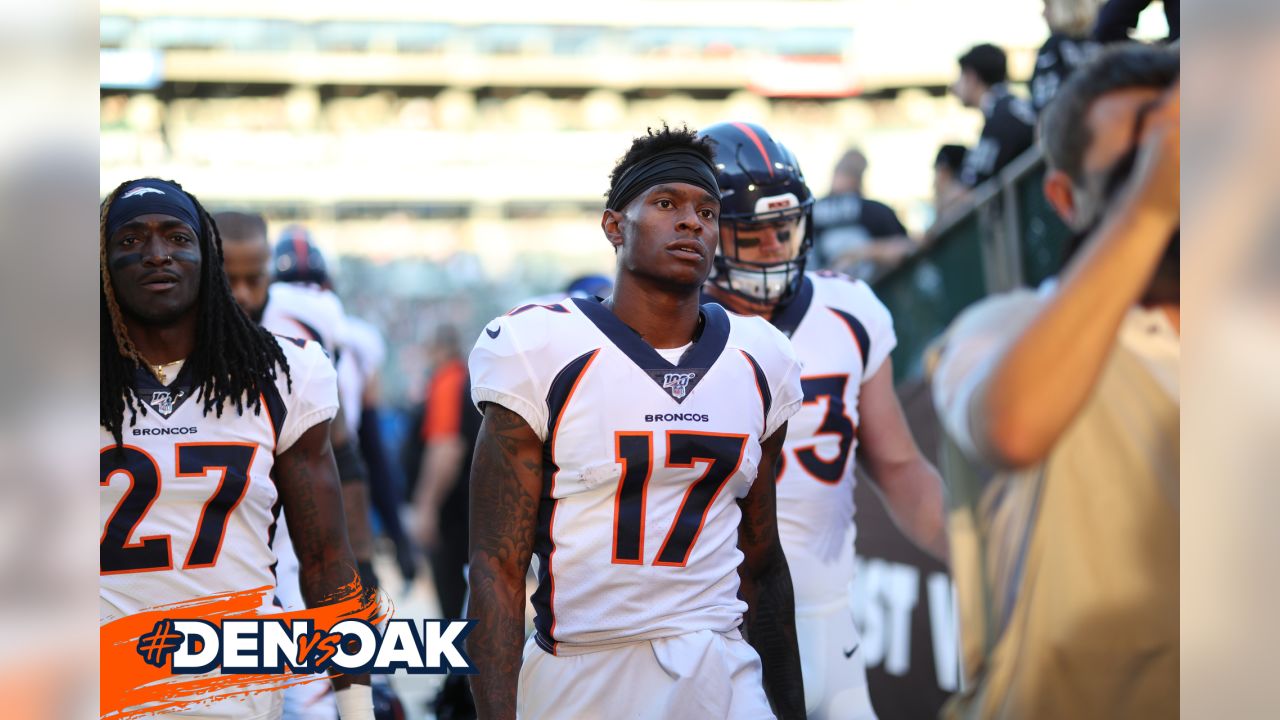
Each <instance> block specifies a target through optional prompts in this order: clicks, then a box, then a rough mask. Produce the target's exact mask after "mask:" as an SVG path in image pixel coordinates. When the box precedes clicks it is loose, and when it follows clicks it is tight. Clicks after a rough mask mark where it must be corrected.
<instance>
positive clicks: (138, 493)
mask: <svg viewBox="0 0 1280 720" xmlns="http://www.w3.org/2000/svg"><path fill="white" fill-rule="evenodd" d="M277 341H278V342H279V343H280V346H281V347H282V348H284V354H285V357H286V359H287V360H288V361H289V369H290V374H291V376H292V381H293V389H292V391H290V390H289V388H288V385H287V383H286V379H285V376H284V373H283V372H280V376H279V377H278V378H277V379H276V381H275V382H274V383H273V384H271V385H269V386H266V387H264V389H263V393H262V400H263V407H262V411H261V413H260V414H254V413H253V411H252V410H246V412H245V414H243V415H240V414H237V412H236V409H235V407H234V406H230V405H227V406H224V407H223V410H222V417H217V415H216V414H215V413H214V412H210V413H209V414H207V415H206V414H204V405H203V402H202V400H201V398H200V397H198V389H197V388H195V387H194V386H193V385H192V383H191V373H190V367H189V366H184V367H183V368H182V370H180V371H179V372H178V375H177V377H176V378H174V380H173V382H171V383H170V384H169V385H167V386H165V385H161V384H160V383H159V382H157V381H156V379H155V377H153V376H152V375H151V374H150V373H147V372H145V371H141V370H140V371H139V375H138V388H139V397H138V400H139V401H140V402H141V403H142V404H143V405H145V406H146V408H147V413H146V414H145V415H143V414H141V413H139V414H138V418H137V424H136V425H133V426H130V425H129V424H128V422H127V418H126V423H125V427H124V449H123V451H117V450H116V446H115V440H114V439H113V438H112V437H111V433H109V432H107V430H106V429H105V428H101V429H100V433H99V434H100V441H101V442H100V450H99V452H98V457H99V465H100V468H101V473H100V478H99V484H100V490H101V492H100V499H101V508H100V519H101V527H100V533H101V534H100V537H101V541H100V545H101V546H100V551H101V552H100V563H101V564H100V572H101V576H100V579H99V584H98V588H99V598H100V603H99V619H100V620H101V621H102V622H107V621H109V620H112V619H115V618H118V617H122V616H125V615H129V614H132V613H136V612H139V611H141V610H143V609H146V608H149V607H153V606H156V605H162V604H166V603H172V602H177V601H181V600H189V599H193V598H199V597H204V596H208V595H212V594H215V593H221V592H228V591H233V590H244V589H248V588H254V587H262V586H273V585H275V584H276V578H275V575H274V569H275V568H274V566H275V562H276V557H275V554H274V553H273V552H272V551H271V538H272V535H273V533H274V532H275V530H276V520H277V517H278V516H279V514H280V507H279V502H278V496H277V493H276V485H275V481H274V480H273V479H272V478H271V468H272V466H273V465H274V463H275V456H276V455H279V454H280V453H282V452H284V451H285V450H288V449H289V448H290V447H291V446H292V445H293V443H294V442H296V441H297V439H298V438H299V437H301V436H302V434H303V433H304V432H306V431H307V430H308V429H309V428H311V427H313V426H314V425H316V424H317V423H319V422H323V421H325V420H328V419H330V418H332V417H333V415H334V413H335V412H336V411H337V386H336V378H335V375H334V370H333V367H332V365H330V364H329V360H328V359H327V358H326V357H325V355H324V353H323V352H321V350H320V347H319V346H318V345H316V344H315V343H305V344H302V343H303V341H297V342H294V341H292V340H288V339H284V338H278V339H277Z"/></svg>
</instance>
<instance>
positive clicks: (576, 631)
mask: <svg viewBox="0 0 1280 720" xmlns="http://www.w3.org/2000/svg"><path fill="white" fill-rule="evenodd" d="M702 317H703V320H704V323H703V329H702V332H701V335H700V336H699V339H698V341H697V342H695V343H693V344H692V345H691V346H690V348H689V349H688V350H687V351H686V352H685V353H684V355H683V356H682V357H681V358H680V362H679V363H677V364H672V363H670V362H668V361H667V360H665V359H663V357H662V356H661V355H659V354H658V352H657V351H655V350H654V349H653V348H652V347H651V346H649V345H648V344H647V343H646V342H645V341H644V340H642V339H641V337H640V336H639V335H638V334H637V333H636V332H635V331H634V330H632V329H631V328H629V327H627V326H626V325H625V324H623V323H622V321H621V320H619V319H618V318H617V316H616V315H614V314H613V313H612V312H611V311H610V310H608V309H607V308H606V307H605V306H604V305H603V304H601V303H600V302H598V301H596V300H584V299H574V300H565V301H563V302H561V303H556V304H551V305H525V306H521V307H519V308H516V309H515V310H512V311H511V312H510V313H508V314H506V315H504V316H502V317H500V318H498V319H497V320H495V321H493V322H491V323H489V325H488V327H486V328H485V329H484V331H483V333H482V334H481V335H480V338H479V340H478V341H477V342H476V346H475V349H474V350H473V351H472V353H471V362H470V369H471V379H472V399H473V400H474V401H475V402H476V404H477V406H479V405H480V404H481V403H484V402H495V403H498V404H500V405H502V406H504V407H506V408H508V409H509V410H512V411H513V412H516V413H518V414H519V415H520V416H521V417H523V418H524V419H525V422H527V423H528V424H529V426H530V427H531V428H532V429H533V430H534V432H536V433H537V434H538V437H539V438H541V439H542V440H543V442H544V443H545V445H544V454H543V458H544V460H543V468H544V479H543V490H542V499H541V503H540V506H539V511H538V528H537V536H536V540H535V543H534V553H535V556H536V559H537V561H538V562H537V575H538V588H537V590H536V591H535V592H534V594H533V599H532V600H533V605H534V609H535V610H536V613H537V617H536V619H535V622H534V624H535V627H536V640H537V643H538V645H539V646H540V647H541V648H542V649H543V650H546V651H547V652H550V653H553V654H560V655H565V654H576V653H581V652H589V651H591V650H595V649H600V648H603V647H607V646H611V645H616V644H620V643H625V642H634V641H639V640H648V639H653V638H660V637H668V636H673V635H679V634H683V633H687V632H693V631H697V630H714V631H718V632H728V631H730V630H731V629H733V628H735V627H737V626H738V625H739V624H740V623H741V622H742V613H743V612H744V611H745V610H746V603H744V602H743V601H742V600H741V599H739V598H738V565H739V564H740V563H741V561H742V557H743V555H742V552H741V551H740V550H739V549H738V524H739V520H740V519H741V511H740V510H739V508H738V504H737V501H738V500H739V499H741V498H743V497H745V496H746V494H747V491H748V490H749V489H750V488H751V484H752V482H754V480H755V478H756V469H757V467H758V466H759V463H760V454H761V449H760V443H761V441H762V440H764V439H766V438H768V437H769V436H770V435H772V434H773V432H774V431H776V430H777V429H778V428H779V427H780V426H781V425H782V424H783V423H784V422H786V420H787V419H788V418H789V417H790V416H791V415H792V414H793V413H795V411H796V409H797V408H798V407H799V406H800V401H801V391H800V365H799V363H798V362H797V360H796V357H795V355H794V353H793V352H792V350H791V344H790V343H788V342H787V340H786V338H785V337H783V336H782V334H781V333H780V332H778V331H777V330H776V329H774V328H773V327H771V326H770V325H769V324H768V323H767V322H765V321H764V320H762V319H759V318H747V317H742V316H737V315H733V314H731V313H728V312H726V311H725V310H724V308H722V307H720V306H719V305H715V304H707V305H704V306H703V307H702Z"/></svg>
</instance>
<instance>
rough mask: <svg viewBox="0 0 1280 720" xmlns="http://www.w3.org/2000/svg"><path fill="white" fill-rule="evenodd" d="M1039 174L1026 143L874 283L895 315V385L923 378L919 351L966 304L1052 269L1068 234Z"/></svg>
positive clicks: (1036, 156)
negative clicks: (1024, 147)
mask: <svg viewBox="0 0 1280 720" xmlns="http://www.w3.org/2000/svg"><path fill="white" fill-rule="evenodd" d="M1043 179H1044V162H1043V160H1042V158H1041V157H1040V151H1039V149H1038V148H1032V149H1030V150H1028V151H1027V152H1026V153H1024V154H1023V155H1022V156H1020V157H1019V158H1017V159H1016V160H1014V161H1013V162H1012V163H1010V164H1009V166H1008V167H1006V168H1005V169H1004V170H1002V171H1001V173H1000V175H999V176H997V177H995V178H992V179H991V180H990V181H988V182H987V183H985V184H983V185H981V186H980V187H978V188H977V189H976V190H975V191H974V197H973V198H972V199H971V200H970V201H969V203H968V204H967V205H966V206H964V207H963V208H961V209H960V210H959V211H957V212H956V213H955V214H953V215H951V216H950V217H949V218H947V219H944V220H943V221H941V222H940V223H939V224H938V225H936V226H934V228H933V229H931V230H930V232H929V235H928V237H927V238H926V239H925V241H924V243H923V244H922V245H921V247H920V250H919V251H917V252H916V253H914V254H912V255H911V256H909V257H907V258H906V259H904V260H903V261H902V262H901V263H899V264H898V265H897V266H896V267H894V268H892V269H891V270H889V271H888V272H886V273H884V274H883V275H881V276H880V277H879V278H877V279H876V280H875V281H874V282H873V283H872V284H873V285H874V287H875V290H876V294H877V295H879V296H880V299H881V300H883V301H884V303H885V305H886V306H888V308H889V311H890V312H891V313H893V322H894V329H895V330H896V332H897V335H898V347H897V349H896V350H894V351H893V372H894V375H895V377H896V378H897V380H898V382H899V383H901V382H903V381H906V380H912V379H915V378H918V377H919V376H920V375H921V373H922V372H923V369H924V363H923V360H924V351H925V349H926V348H927V347H928V345H929V343H930V342H932V341H933V339H934V338H936V337H937V336H938V335H940V334H941V333H942V332H943V331H944V330H946V328H947V325H949V324H950V323H951V321H952V320H953V319H955V317H956V315H958V314H959V313H960V311H961V310H963V309H964V308H965V307H967V306H969V305H970V304H971V303H973V302H974V301H976V300H979V299H981V298H983V297H984V296H986V295H988V294H990V293H993V292H1000V291H1003V290H1008V289H1011V288H1014V287H1017V286H1019V285H1037V284H1039V283H1040V281H1042V280H1044V279H1045V278H1046V277H1049V276H1050V275H1052V274H1054V273H1055V272H1056V271H1057V267H1058V263H1059V258H1060V257H1061V252H1062V246H1063V243H1064V241H1065V240H1066V238H1067V234H1068V231H1067V228H1066V226H1064V225H1063V224H1062V221H1061V220H1059V219H1058V216H1057V215H1056V214H1054V212H1053V209H1052V208H1051V207H1050V206H1049V204H1048V202H1047V201H1046V200H1045V198H1044V193H1043V192H1042V190H1041V186H1042V183H1043Z"/></svg>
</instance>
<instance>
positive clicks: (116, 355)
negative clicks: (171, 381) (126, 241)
mask: <svg viewBox="0 0 1280 720" xmlns="http://www.w3.org/2000/svg"><path fill="white" fill-rule="evenodd" d="M147 179H151V178H147ZM133 182H135V181H134V180H128V181H126V182H123V183H121V184H120V185H118V186H117V187H116V189H115V190H112V191H111V194H110V195H108V196H107V199H106V200H104V201H103V202H102V208H101V214H100V216H99V225H98V253H99V257H98V262H99V266H100V268H101V274H100V278H99V285H98V289H99V293H98V294H99V297H100V299H101V303H100V317H101V332H100V334H99V338H100V339H99V346H100V353H101V355H100V358H99V362H98V368H99V401H98V421H99V423H100V424H101V425H102V427H105V428H106V429H107V430H108V431H110V432H111V436H112V437H113V438H115V441H116V447H117V448H120V447H122V446H123V445H124V438H123V435H124V412H125V409H126V407H127V408H128V410H129V413H130V415H129V424H130V425H135V424H137V420H138V412H139V411H141V412H142V414H144V415H145V414H146V413H147V407H146V405H145V404H143V403H141V402H139V401H137V399H136V398H135V394H136V392H137V388H136V387H135V381H134V377H135V371H136V369H137V368H140V367H141V368H145V369H146V370H148V371H150V372H152V373H155V370H154V369H153V368H152V367H151V364H150V363H148V362H147V360H146V358H144V357H142V354H141V353H139V352H138V349H137V347H135V346H134V344H133V341H132V340H130V339H129V333H128V332H127V331H126V330H125V325H124V317H123V315H122V314H121V311H120V305H119V303H118V302H117V301H116V296H115V290H114V289H113V288H112V286H111V274H110V272H109V271H108V268H107V240H108V238H107V213H108V212H109V211H110V210H111V204H112V203H113V202H115V200H116V198H118V197H119V195H120V193H121V191H122V190H124V188H125V187H126V186H127V185H129V184H130V183H133ZM166 182H170V183H172V184H173V185H175V186H177V187H178V188H179V189H181V188H182V186H181V185H178V183H175V182H173V181H172V180H169V181H166ZM183 192H184V193H186V195H187V197H189V198H191V202H192V203H194V204H195V206H196V211H197V213H198V214H199V218H200V225H201V227H200V228H198V236H199V243H200V255H201V257H202V259H203V262H202V263H201V265H200V292H199V295H198V296H197V298H196V308H197V312H198V313H199V314H198V318H197V321H196V322H197V325H196V343H195V349H194V350H192V352H191V355H190V356H189V357H187V365H188V366H189V367H190V372H191V373H192V377H193V378H194V384H195V388H196V390H195V392H196V393H198V394H199V395H200V396H201V398H202V399H203V402H204V414H205V415H208V414H209V412H210V411H213V412H214V413H215V415H216V416H217V417H222V410H223V406H224V405H225V404H227V403H228V402H229V403H230V404H232V405H233V406H234V407H235V409H236V413H237V414H240V415H243V414H244V411H245V409H246V408H249V409H252V410H253V413H254V414H255V415H257V414H259V413H261V412H262V395H261V392H262V388H263V386H264V384H265V383H270V382H274V380H275V379H276V378H277V377H278V375H277V371H276V367H277V366H279V368H280V369H281V370H283V371H284V374H285V379H286V382H287V383H288V387H289V389H290V390H292V389H293V378H292V376H291V375H290V374H289V361H288V360H286V359H285V356H284V351H283V350H281V348H280V345H279V343H278V342H277V341H276V339H275V337H274V336H273V335H272V334H271V333H269V332H267V331H266V330H265V329H263V328H262V327H260V326H259V325H257V324H255V323H254V322H253V321H252V320H250V319H249V316H248V315H246V314H245V313H244V311H242V310H241V309H240V306H239V305H237V304H236V301H235V298H234V297H232V295H231V286H230V285H229V284H228V283H227V274H226V272H225V271H223V269H222V237H221V236H220V235H219V234H218V226H217V224H216V223H215V222H214V221H213V217H212V216H211V215H210V214H209V212H208V211H207V210H205V209H204V206H203V205H201V204H200V201H199V200H197V199H196V196H195V195H192V194H191V193H189V192H187V191H186V190H183ZM184 369H185V368H184ZM157 377H159V375H158V374H157Z"/></svg>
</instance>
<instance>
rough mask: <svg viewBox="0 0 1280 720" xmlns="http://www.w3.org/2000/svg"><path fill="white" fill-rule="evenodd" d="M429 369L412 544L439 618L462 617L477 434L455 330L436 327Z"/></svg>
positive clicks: (477, 422)
mask: <svg viewBox="0 0 1280 720" xmlns="http://www.w3.org/2000/svg"><path fill="white" fill-rule="evenodd" d="M430 353H431V361H432V366H433V368H434V370H433V372H432V374H431V379H430V380H429V381H428V383H427V399H426V409H425V410H424V411H423V418H422V429H421V433H422V441H423V443H424V447H423V456H422V464H421V466H420V470H419V479H418V483H417V487H416V488H415V491H414V498H413V503H414V515H415V519H416V522H415V523H414V528H415V532H416V535H417V540H418V542H419V543H420V544H421V545H422V547H423V548H424V549H425V550H426V551H427V558H428V559H429V560H430V561H431V574H432V576H433V577H434V579H435V584H436V593H437V594H438V595H439V598H440V611H441V613H442V617H449V618H456V617H462V606H463V601H464V598H465V597H466V593H467V584H466V578H465V576H464V575H463V568H464V567H465V566H466V564H467V542H468V539H467V518H468V512H469V503H468V502H467V498H468V492H467V478H469V477H470V476H471V453H472V450H473V449H474V448H475V442H476V436H477V434H479V432H480V413H479V412H477V411H476V409H475V407H474V406H472V404H471V388H470V380H469V378H468V377H467V364H466V360H465V358H464V356H463V352H462V346H461V342H460V340H459V338H458V330H457V328H455V327H453V326H452V325H441V326H440V328H439V329H438V330H437V331H436V336H435V338H434V339H433V340H432V342H431V347H430Z"/></svg>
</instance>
